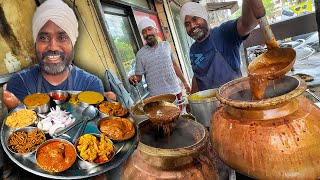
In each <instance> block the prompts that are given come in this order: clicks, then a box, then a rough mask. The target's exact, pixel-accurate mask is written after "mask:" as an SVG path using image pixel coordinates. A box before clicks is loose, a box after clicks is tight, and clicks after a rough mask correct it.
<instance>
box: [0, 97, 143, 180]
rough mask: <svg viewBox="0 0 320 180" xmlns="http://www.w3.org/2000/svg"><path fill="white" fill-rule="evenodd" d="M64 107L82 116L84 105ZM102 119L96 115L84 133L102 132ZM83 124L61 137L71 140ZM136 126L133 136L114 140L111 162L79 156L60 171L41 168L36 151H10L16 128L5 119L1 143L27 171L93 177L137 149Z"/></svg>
mask: <svg viewBox="0 0 320 180" xmlns="http://www.w3.org/2000/svg"><path fill="white" fill-rule="evenodd" d="M24 108H25V107H24V106H23V105H19V106H18V107H16V108H15V109H14V110H12V111H11V112H10V113H9V115H10V114H11V113H13V112H16V111H18V110H20V109H24ZM62 109H64V110H66V111H68V112H70V113H71V114H72V115H73V117H74V118H75V119H76V121H77V120H80V119H81V118H82V117H81V113H82V111H83V110H84V108H83V107H81V106H73V105H71V104H70V103H65V104H63V105H62ZM100 119H101V118H100V117H99V116H96V117H95V118H94V119H93V120H91V121H89V122H88V124H87V126H86V128H85V130H84V134H85V133H100V132H99V130H98V128H97V126H96V124H97V122H98V121H99V120H100ZM81 125H82V123H80V124H78V125H77V126H76V127H74V128H73V129H71V130H70V131H69V132H67V133H65V134H63V135H62V136H60V138H62V139H66V140H68V141H70V142H71V140H72V137H73V135H74V134H75V133H76V131H77V129H79V127H80V126H81ZM134 127H135V130H136V133H135V135H134V136H133V137H132V138H130V139H129V140H126V141H122V142H114V145H115V152H116V155H115V156H114V157H113V159H111V160H110V161H109V162H107V163H105V164H101V165H93V164H90V163H87V162H85V161H82V160H80V159H79V157H77V159H76V161H75V163H74V164H73V165H72V166H71V167H70V168H69V169H67V170H66V171H63V172H60V173H50V172H47V171H44V170H43V169H41V168H38V167H37V162H36V158H35V153H32V154H31V155H28V156H27V155H19V154H14V153H12V152H11V151H9V149H8V147H7V145H6V143H7V141H8V139H9V136H10V134H11V133H12V132H13V131H14V130H15V129H14V128H11V127H8V126H7V125H5V120H4V121H3V124H2V127H1V145H2V147H3V149H4V151H5V152H6V154H7V155H8V157H9V158H10V159H11V160H12V161H13V162H14V163H15V164H17V165H18V166H20V167H21V168H23V169H25V170H26V171H29V172H31V173H33V174H36V175H39V176H42V177H47V178H52V179H80V178H87V177H92V176H96V175H99V174H102V173H104V172H107V171H109V170H111V169H114V168H116V167H118V166H119V165H120V164H121V163H122V162H124V161H125V160H126V159H127V158H128V157H129V156H130V154H131V153H132V152H133V151H134V150H135V149H136V146H137V143H138V136H137V126H136V125H135V126H134ZM48 137H49V135H47V139H48Z"/></svg>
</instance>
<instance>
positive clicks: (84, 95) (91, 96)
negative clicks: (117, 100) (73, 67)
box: [77, 91, 104, 108]
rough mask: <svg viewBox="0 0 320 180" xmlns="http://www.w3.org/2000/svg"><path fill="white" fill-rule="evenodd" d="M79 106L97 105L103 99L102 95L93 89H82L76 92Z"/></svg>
mask: <svg viewBox="0 0 320 180" xmlns="http://www.w3.org/2000/svg"><path fill="white" fill-rule="evenodd" d="M77 99H78V100H79V104H80V106H82V107H84V108H86V107H88V106H89V105H94V106H95V105H97V104H98V103H100V102H102V101H103V100H104V96H103V95H102V94H100V93H99V92H95V91H82V92H80V93H79V94H77Z"/></svg>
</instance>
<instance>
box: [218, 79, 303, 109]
mask: <svg viewBox="0 0 320 180" xmlns="http://www.w3.org/2000/svg"><path fill="white" fill-rule="evenodd" d="M286 77H290V78H294V79H296V80H297V82H298V86H297V88H295V89H294V90H292V91H290V92H288V93H286V94H283V95H280V96H277V97H272V98H268V99H262V100H260V101H239V100H233V99H230V98H228V97H226V96H224V95H223V93H224V92H225V91H226V90H227V89H228V88H230V87H231V86H234V85H235V84H238V83H241V82H245V81H249V77H242V78H238V79H235V80H232V81H230V82H228V83H226V84H224V85H222V86H221V87H220V88H219V90H218V91H217V98H218V99H219V101H220V102H221V103H222V104H225V105H229V106H232V107H235V108H243V109H247V108H265V107H270V106H275V105H278V104H282V103H285V102H287V101H289V100H291V99H293V98H296V97H298V96H300V95H301V94H302V93H303V92H305V90H306V89H307V83H306V82H305V81H303V80H301V79H300V78H298V77H294V76H286Z"/></svg>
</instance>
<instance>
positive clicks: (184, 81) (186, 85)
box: [172, 60, 191, 94]
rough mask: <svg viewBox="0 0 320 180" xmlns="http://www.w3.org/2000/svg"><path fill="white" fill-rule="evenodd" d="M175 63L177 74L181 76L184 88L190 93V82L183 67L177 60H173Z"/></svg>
mask: <svg viewBox="0 0 320 180" xmlns="http://www.w3.org/2000/svg"><path fill="white" fill-rule="evenodd" d="M172 64H173V68H174V71H175V72H176V74H177V76H178V77H179V78H180V80H181V81H182V82H183V85H184V88H185V89H186V91H187V94H190V91H191V88H190V86H189V83H188V82H187V81H186V79H185V78H184V76H183V74H182V71H181V68H180V64H179V63H178V61H177V60H174V61H172Z"/></svg>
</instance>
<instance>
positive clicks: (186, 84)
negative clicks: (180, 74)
mask: <svg viewBox="0 0 320 180" xmlns="http://www.w3.org/2000/svg"><path fill="white" fill-rule="evenodd" d="M183 85H184V88H185V89H186V93H187V94H188V95H189V94H191V87H190V85H189V84H188V83H183Z"/></svg>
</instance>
